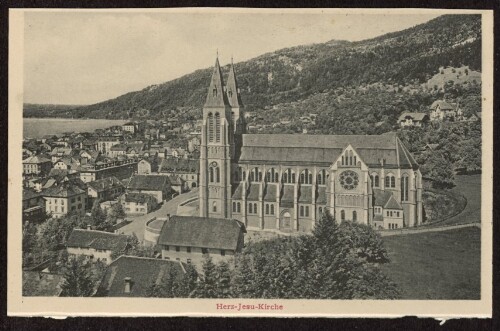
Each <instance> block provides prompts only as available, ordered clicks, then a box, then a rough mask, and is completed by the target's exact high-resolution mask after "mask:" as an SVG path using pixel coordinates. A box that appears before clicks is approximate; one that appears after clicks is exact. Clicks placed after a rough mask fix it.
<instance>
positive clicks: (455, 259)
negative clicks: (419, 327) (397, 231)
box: [382, 227, 481, 300]
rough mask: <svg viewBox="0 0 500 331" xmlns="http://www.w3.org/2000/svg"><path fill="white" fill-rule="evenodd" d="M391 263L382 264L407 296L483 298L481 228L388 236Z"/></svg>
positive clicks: (448, 298) (438, 298)
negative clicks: (481, 292) (481, 287)
mask: <svg viewBox="0 0 500 331" xmlns="http://www.w3.org/2000/svg"><path fill="white" fill-rule="evenodd" d="M384 242H385V246H386V248H387V250H388V251H389V256H390V258H391V263H388V264H386V265H383V266H382V269H383V270H384V271H385V272H386V274H387V275H389V276H390V277H391V279H392V280H393V281H394V282H395V283H396V284H398V286H399V289H400V290H401V292H402V298H403V299H435V300H458V299H462V300H463V299H468V300H472V299H476V300H477V299H480V278H481V260H480V257H481V253H480V248H481V230H480V229H478V228H476V227H469V228H463V229H457V230H450V231H442V232H428V233H422V234H409V235H399V236H392V237H384Z"/></svg>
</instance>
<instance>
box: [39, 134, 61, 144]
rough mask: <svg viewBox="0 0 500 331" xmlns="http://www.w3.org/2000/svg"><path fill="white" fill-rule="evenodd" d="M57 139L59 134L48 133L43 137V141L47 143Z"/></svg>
mask: <svg viewBox="0 0 500 331" xmlns="http://www.w3.org/2000/svg"><path fill="white" fill-rule="evenodd" d="M56 139H57V136H56V135H53V134H46V135H44V136H43V137H42V139H41V142H42V143H44V144H45V143H47V142H50V141H54V140H56Z"/></svg>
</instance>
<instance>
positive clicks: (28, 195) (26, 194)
mask: <svg viewBox="0 0 500 331" xmlns="http://www.w3.org/2000/svg"><path fill="white" fill-rule="evenodd" d="M40 196H41V193H39V192H35V191H33V190H30V189H23V201H24V200H29V199H35V198H38V197H40Z"/></svg>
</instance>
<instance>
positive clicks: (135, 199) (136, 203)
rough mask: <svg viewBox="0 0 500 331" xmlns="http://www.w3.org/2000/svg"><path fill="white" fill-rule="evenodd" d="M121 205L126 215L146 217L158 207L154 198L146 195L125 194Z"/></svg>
mask: <svg viewBox="0 0 500 331" xmlns="http://www.w3.org/2000/svg"><path fill="white" fill-rule="evenodd" d="M121 204H122V206H123V209H124V210H125V214H127V215H146V214H149V213H150V212H152V211H153V210H155V209H156V208H157V207H158V202H157V201H156V198H155V197H154V196H152V195H150V194H146V193H126V194H124V195H123V196H122V197H121Z"/></svg>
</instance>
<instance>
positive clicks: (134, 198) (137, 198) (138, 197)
mask: <svg viewBox="0 0 500 331" xmlns="http://www.w3.org/2000/svg"><path fill="white" fill-rule="evenodd" d="M124 199H125V202H135V203H148V204H151V203H153V202H155V201H156V199H155V198H154V197H153V196H152V195H150V194H145V193H127V194H125V197H124Z"/></svg>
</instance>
